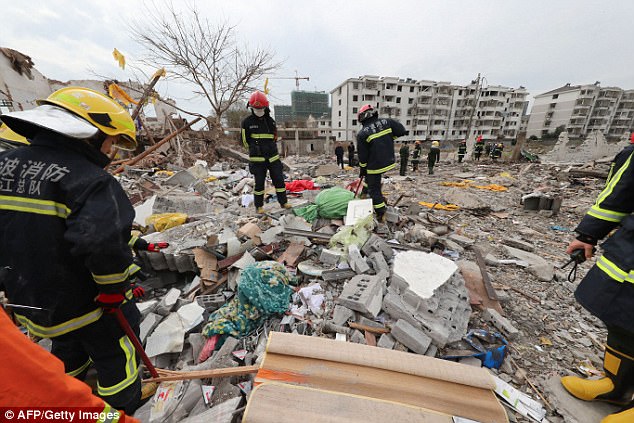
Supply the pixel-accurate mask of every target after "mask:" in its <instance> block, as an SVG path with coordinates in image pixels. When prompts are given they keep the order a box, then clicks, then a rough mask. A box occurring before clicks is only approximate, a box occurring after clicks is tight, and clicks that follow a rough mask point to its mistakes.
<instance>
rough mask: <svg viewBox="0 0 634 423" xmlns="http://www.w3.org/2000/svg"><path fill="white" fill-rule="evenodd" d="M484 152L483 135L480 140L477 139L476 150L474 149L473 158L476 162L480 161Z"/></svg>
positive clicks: (479, 137)
mask: <svg viewBox="0 0 634 423" xmlns="http://www.w3.org/2000/svg"><path fill="white" fill-rule="evenodd" d="M482 150H484V141H483V140H482V135H479V136H478V138H476V143H475V148H474V149H473V157H474V158H475V159H476V161H480V156H482Z"/></svg>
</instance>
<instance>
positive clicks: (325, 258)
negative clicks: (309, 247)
mask: <svg viewBox="0 0 634 423" xmlns="http://www.w3.org/2000/svg"><path fill="white" fill-rule="evenodd" d="M342 256H343V252H341V251H337V250H331V249H329V248H323V249H322V250H321V254H320V255H319V261H321V262H322V263H324V264H330V265H333V266H336V265H337V263H339V261H340V260H341V257H342Z"/></svg>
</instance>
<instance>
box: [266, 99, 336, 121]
mask: <svg viewBox="0 0 634 423" xmlns="http://www.w3.org/2000/svg"><path fill="white" fill-rule="evenodd" d="M328 98H329V96H328V93H325V92H323V91H320V92H314V91H291V105H290V106H284V105H279V106H278V105H274V106H273V113H274V115H275V121H276V122H277V123H278V124H290V125H302V124H305V123H306V120H307V119H308V118H309V117H311V116H312V117H313V118H315V119H318V118H320V117H321V116H323V115H324V114H330V106H329V105H328Z"/></svg>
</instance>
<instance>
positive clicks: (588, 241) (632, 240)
mask: <svg viewBox="0 0 634 423" xmlns="http://www.w3.org/2000/svg"><path fill="white" fill-rule="evenodd" d="M633 156H634V153H633V152H632V151H631V150H630V153H629V155H628V156H627V158H626V159H625V161H624V162H623V164H622V165H621V166H620V167H619V168H618V169H616V170H615V172H614V175H613V176H612V178H611V179H610V181H609V182H608V183H607V185H606V186H605V188H604V190H603V191H602V192H601V193H600V194H599V196H598V198H597V200H596V202H595V204H594V205H593V206H592V207H591V208H590V210H589V211H588V212H587V213H586V215H585V216H584V217H583V219H582V220H581V223H579V225H578V226H577V228H576V229H575V232H576V233H577V237H576V239H575V240H573V241H572V242H570V244H569V245H568V248H567V250H566V253H568V254H572V253H573V252H574V251H576V250H583V252H584V254H585V257H586V258H591V257H592V256H593V254H594V246H595V245H596V244H597V243H598V242H599V241H600V240H602V239H604V238H605V237H606V236H608V234H609V233H610V232H611V231H612V230H614V229H616V232H615V233H614V234H613V235H612V236H611V237H610V238H608V239H607V241H605V242H604V243H603V245H602V248H603V256H601V257H599V258H598V259H597V261H596V264H595V265H594V266H593V267H592V268H591V269H590V271H589V272H588V273H587V274H586V276H585V277H584V278H583V280H582V281H581V283H580V284H579V286H578V287H577V289H576V291H575V297H576V299H577V301H578V302H579V303H580V304H581V305H582V306H583V307H584V308H586V309H587V310H588V311H589V312H590V313H592V314H593V315H595V316H596V317H598V318H599V319H601V320H602V321H603V323H605V325H606V327H607V330H608V338H607V345H606V348H605V355H604V360H603V368H604V370H605V377H603V378H601V379H597V380H589V379H583V378H580V377H576V376H565V377H563V378H562V379H561V383H562V384H563V386H564V387H565V388H566V390H567V391H568V392H570V393H571V394H572V395H574V396H575V397H577V398H579V399H582V400H586V401H592V400H597V401H607V402H611V403H614V404H618V405H622V406H625V410H623V411H621V412H619V413H615V414H611V415H609V416H607V417H606V418H604V419H603V420H602V421H601V422H602V423H626V422H627V423H629V422H634V408H632V407H633V406H634V403H633V402H632V393H633V392H634V215H632V212H633V211H634V157H633Z"/></svg>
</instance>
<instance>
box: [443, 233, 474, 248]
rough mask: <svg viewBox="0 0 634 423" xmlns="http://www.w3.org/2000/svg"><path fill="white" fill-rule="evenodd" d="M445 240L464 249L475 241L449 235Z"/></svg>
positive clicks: (456, 235)
mask: <svg viewBox="0 0 634 423" xmlns="http://www.w3.org/2000/svg"><path fill="white" fill-rule="evenodd" d="M447 238H448V239H449V240H451V241H453V242H455V243H456V244H458V245H460V246H461V247H464V248H466V247H470V246H472V245H474V244H475V240H473V239H471V238H467V237H466V236H462V235H458V234H451V235H449V236H448V237H447Z"/></svg>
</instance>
